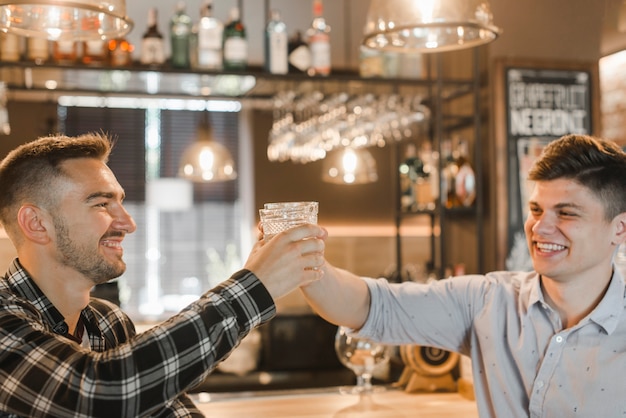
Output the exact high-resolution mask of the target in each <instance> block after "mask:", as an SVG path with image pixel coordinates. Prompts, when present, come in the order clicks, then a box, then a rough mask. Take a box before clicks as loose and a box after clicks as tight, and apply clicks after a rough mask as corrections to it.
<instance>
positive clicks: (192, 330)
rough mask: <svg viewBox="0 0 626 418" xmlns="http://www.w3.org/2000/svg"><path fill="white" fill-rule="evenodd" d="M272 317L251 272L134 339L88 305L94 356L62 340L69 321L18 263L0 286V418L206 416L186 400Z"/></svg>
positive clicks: (113, 310)
mask: <svg viewBox="0 0 626 418" xmlns="http://www.w3.org/2000/svg"><path fill="white" fill-rule="evenodd" d="M275 313H276V308H275V305H274V302H273V300H272V298H271V296H270V295H269V293H268V292H267V290H266V289H265V287H264V286H263V285H262V283H261V282H260V281H259V280H258V279H257V277H256V276H255V275H254V274H253V273H251V272H250V271H247V270H241V271H239V272H237V273H235V274H234V275H233V276H232V277H231V278H230V279H228V280H227V281H225V282H224V283H222V284H220V285H219V286H217V287H216V288H215V289H213V290H211V291H209V292H207V293H206V294H204V295H203V296H202V297H200V298H199V299H198V300H197V301H196V302H194V303H192V304H191V305H189V306H188V307H187V308H185V310H183V311H182V312H181V313H180V314H178V315H176V316H174V317H173V318H171V319H169V320H167V321H166V322H164V323H163V324H161V325H160V326H158V327H155V328H154V329H151V330H149V331H147V332H144V333H141V334H138V335H135V328H134V325H133V323H132V322H131V320H130V319H129V318H128V317H127V316H126V315H125V314H124V313H123V312H122V311H121V310H120V309H119V308H118V307H117V306H115V305H114V304H112V303H110V302H107V301H104V300H101V299H95V298H92V299H91V302H90V303H89V305H88V306H87V307H86V308H85V309H84V310H83V311H82V313H81V315H82V319H83V322H84V323H85V327H86V330H87V333H88V334H89V340H90V343H91V350H89V349H85V348H83V347H81V346H80V345H79V344H78V343H76V342H74V341H72V340H70V339H69V338H67V337H65V336H63V335H61V334H63V333H64V332H67V326H64V325H65V322H64V320H63V316H62V315H61V313H60V312H59V311H58V310H57V309H56V308H55V307H54V306H53V305H52V303H51V302H50V301H49V300H48V298H46V296H45V295H44V294H43V293H42V292H41V290H40V289H39V288H38V287H37V285H36V284H35V282H34V281H33V280H32V279H31V278H30V277H29V276H28V273H27V272H26V271H25V270H24V269H23V268H22V267H21V265H20V264H19V261H18V260H15V261H14V262H13V263H12V265H11V266H10V267H9V271H8V272H7V274H6V275H5V277H4V278H1V279H0V417H20V416H22V417H63V418H65V417H108V418H110V417H122V418H126V417H129V418H130V417H132V418H134V417H144V416H150V417H199V416H203V415H202V413H201V412H200V411H199V410H198V409H197V408H196V407H195V406H194V404H193V403H192V402H191V400H190V399H189V398H188V397H187V396H186V395H185V394H184V392H185V391H187V390H189V389H190V388H193V387H194V386H195V385H197V384H198V383H200V382H202V381H203V380H204V379H205V378H206V377H207V375H209V373H210V372H211V371H212V370H213V369H214V368H215V366H216V365H217V364H218V362H219V361H220V360H222V359H224V358H225V357H226V356H227V355H228V354H229V353H230V352H231V351H232V350H233V349H234V348H235V347H236V346H237V344H238V343H239V341H240V340H241V339H242V338H243V337H244V336H245V335H247V334H248V332H249V331H250V330H251V329H253V328H254V327H256V326H258V325H260V324H262V323H264V322H266V321H268V320H269V319H270V318H272V317H273V316H274V315H275ZM63 328H65V329H63ZM1 411H4V412H1Z"/></svg>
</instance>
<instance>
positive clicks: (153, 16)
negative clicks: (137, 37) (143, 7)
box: [139, 7, 165, 66]
mask: <svg viewBox="0 0 626 418" xmlns="http://www.w3.org/2000/svg"><path fill="white" fill-rule="evenodd" d="M139 62H141V63H142V64H144V65H157V66H158V65H161V64H163V63H164V62H165V45H164V43H163V34H162V33H161V31H160V30H159V26H158V23H157V9H156V7H151V8H150V9H148V27H147V29H146V31H145V32H144V34H143V37H142V38H141V55H140V57H139Z"/></svg>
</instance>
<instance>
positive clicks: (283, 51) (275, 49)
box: [265, 10, 289, 74]
mask: <svg viewBox="0 0 626 418" xmlns="http://www.w3.org/2000/svg"><path fill="white" fill-rule="evenodd" d="M288 48H289V38H288V36H287V25H285V22H283V21H282V20H281V18H280V12H279V11H278V10H272V14H271V20H270V21H269V22H268V24H267V27H266V28H265V70H266V71H268V72H270V73H272V74H287V72H288V71H289V66H288V61H287V53H288Z"/></svg>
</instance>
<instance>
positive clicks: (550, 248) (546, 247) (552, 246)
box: [537, 242, 565, 251]
mask: <svg viewBox="0 0 626 418" xmlns="http://www.w3.org/2000/svg"><path fill="white" fill-rule="evenodd" d="M537 248H539V249H540V250H542V251H561V250H564V249H565V246H563V245H558V244H547V243H539V242H538V243H537Z"/></svg>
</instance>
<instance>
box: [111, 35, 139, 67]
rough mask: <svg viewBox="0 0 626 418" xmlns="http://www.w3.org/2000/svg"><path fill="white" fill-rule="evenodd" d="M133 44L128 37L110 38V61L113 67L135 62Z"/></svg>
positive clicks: (125, 65)
mask: <svg viewBox="0 0 626 418" xmlns="http://www.w3.org/2000/svg"><path fill="white" fill-rule="evenodd" d="M134 49H135V48H134V46H133V44H131V43H130V42H128V40H127V39H126V38H117V39H111V40H109V63H110V64H111V66H113V67H127V66H129V65H131V64H132V63H133V50H134Z"/></svg>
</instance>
